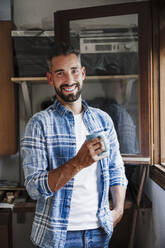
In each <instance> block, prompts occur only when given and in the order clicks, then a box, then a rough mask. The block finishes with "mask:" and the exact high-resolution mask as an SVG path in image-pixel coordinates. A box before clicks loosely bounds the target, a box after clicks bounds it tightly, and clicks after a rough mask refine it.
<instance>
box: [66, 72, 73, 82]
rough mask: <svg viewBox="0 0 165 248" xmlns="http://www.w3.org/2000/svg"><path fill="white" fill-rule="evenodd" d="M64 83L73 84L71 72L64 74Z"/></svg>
mask: <svg viewBox="0 0 165 248" xmlns="http://www.w3.org/2000/svg"><path fill="white" fill-rule="evenodd" d="M65 82H67V83H70V84H71V83H73V82H74V77H73V75H72V73H71V72H65Z"/></svg>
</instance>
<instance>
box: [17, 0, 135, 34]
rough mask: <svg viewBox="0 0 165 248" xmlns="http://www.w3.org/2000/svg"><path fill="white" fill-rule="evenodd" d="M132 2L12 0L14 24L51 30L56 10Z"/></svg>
mask: <svg viewBox="0 0 165 248" xmlns="http://www.w3.org/2000/svg"><path fill="white" fill-rule="evenodd" d="M122 2H132V0H127V1H124V0H66V1H65V0H61V1H60V0H28V1H26V0H14V22H15V25H16V27H17V28H18V29H26V28H27V29H29V28H41V29H45V28H47V27H49V28H53V22H54V21H53V13H54V12H56V11H58V10H65V9H72V8H83V7H91V6H100V5H106V4H111V3H112V4H114V3H122Z"/></svg>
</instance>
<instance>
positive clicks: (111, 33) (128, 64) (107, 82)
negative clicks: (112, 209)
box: [70, 14, 139, 155]
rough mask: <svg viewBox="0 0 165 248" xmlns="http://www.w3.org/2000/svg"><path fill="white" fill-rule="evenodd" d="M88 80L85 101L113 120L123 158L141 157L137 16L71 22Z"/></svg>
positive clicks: (84, 92) (73, 36) (73, 35)
mask: <svg viewBox="0 0 165 248" xmlns="http://www.w3.org/2000/svg"><path fill="white" fill-rule="evenodd" d="M70 40H71V42H72V44H73V45H74V46H75V47H76V48H77V49H79V50H80V53H81V60H82V64H83V65H84V66H85V67H86V71H87V78H86V80H85V86H84V89H83V93H82V94H83V98H84V99H85V100H86V101H87V102H88V103H89V104H90V105H92V106H94V107H98V108H100V109H103V110H104V111H106V112H107V113H108V114H109V115H110V116H111V118H112V120H113V122H114V125H115V128H116V132H117V135H118V139H119V143H120V150H121V153H122V154H129V155H130V154H137V153H139V139H138V136H139V114H138V113H139V108H138V104H139V103H138V101H139V96H138V15H137V14H131V15H122V16H111V17H104V18H103V17H101V18H95V19H88V20H87V19H85V20H77V21H71V22H70Z"/></svg>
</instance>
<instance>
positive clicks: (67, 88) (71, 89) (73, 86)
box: [61, 84, 77, 92]
mask: <svg viewBox="0 0 165 248" xmlns="http://www.w3.org/2000/svg"><path fill="white" fill-rule="evenodd" d="M76 88H77V84H72V85H70V86H69V85H63V86H61V89H62V90H63V91H65V92H72V91H74V90H75V89H76Z"/></svg>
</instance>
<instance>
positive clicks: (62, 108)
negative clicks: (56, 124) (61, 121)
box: [53, 97, 89, 116]
mask: <svg viewBox="0 0 165 248" xmlns="http://www.w3.org/2000/svg"><path fill="white" fill-rule="evenodd" d="M82 105H83V112H86V111H89V106H88V104H87V102H86V101H85V100H82ZM53 107H54V108H55V109H56V110H57V112H58V113H59V114H60V115H61V116H63V115H65V114H68V113H72V111H70V110H69V109H67V108H66V107H65V106H64V105H63V104H61V103H60V102H59V100H58V99H57V97H56V98H55V101H54V104H53Z"/></svg>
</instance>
